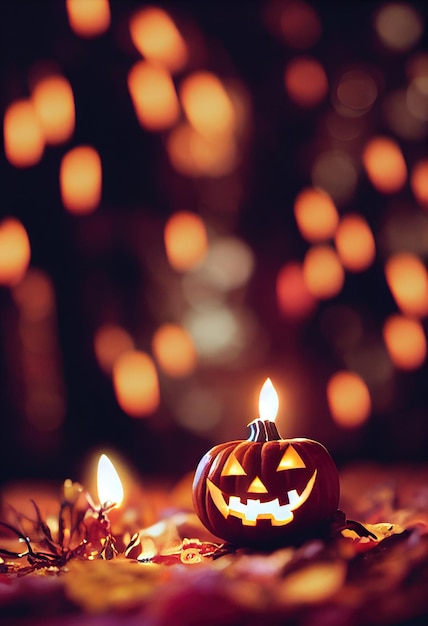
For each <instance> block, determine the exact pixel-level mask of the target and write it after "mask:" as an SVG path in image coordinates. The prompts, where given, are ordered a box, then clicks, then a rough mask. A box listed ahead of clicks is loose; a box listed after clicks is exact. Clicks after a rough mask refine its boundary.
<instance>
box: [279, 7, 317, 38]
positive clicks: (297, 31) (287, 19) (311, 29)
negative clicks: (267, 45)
mask: <svg viewBox="0 0 428 626" xmlns="http://www.w3.org/2000/svg"><path fill="white" fill-rule="evenodd" d="M280 29H281V35H282V37H283V39H284V41H285V43H286V44H287V45H289V46H290V48H293V49H294V50H307V49H308V48H311V47H312V46H313V45H315V44H316V43H317V41H318V40H319V38H320V37H321V32H322V26H321V20H320V18H319V16H318V13H317V12H316V10H315V8H314V7H313V6H311V5H310V4H308V3H307V2H303V0H290V1H289V2H286V3H285V5H284V6H283V9H282V13H281V19H280Z"/></svg>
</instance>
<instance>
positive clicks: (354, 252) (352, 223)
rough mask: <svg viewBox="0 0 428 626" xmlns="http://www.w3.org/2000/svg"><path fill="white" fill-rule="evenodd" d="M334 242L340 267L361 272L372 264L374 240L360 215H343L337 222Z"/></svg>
mask: <svg viewBox="0 0 428 626" xmlns="http://www.w3.org/2000/svg"><path fill="white" fill-rule="evenodd" d="M334 241H335V244H336V249H337V253H338V255H339V258H340V260H341V262H342V265H343V266H344V267H345V268H346V269H347V270H350V271H351V272H362V271H364V270H366V269H367V268H368V267H370V265H371V264H372V263H373V261H374V258H375V254H376V245H375V240H374V237H373V233H372V231H371V230H370V227H369V225H368V224H367V222H366V220H365V219H364V218H363V217H362V216H361V215H357V214H349V215H345V217H343V218H342V219H341V220H340V222H339V226H338V228H337V231H336V234H335V238H334Z"/></svg>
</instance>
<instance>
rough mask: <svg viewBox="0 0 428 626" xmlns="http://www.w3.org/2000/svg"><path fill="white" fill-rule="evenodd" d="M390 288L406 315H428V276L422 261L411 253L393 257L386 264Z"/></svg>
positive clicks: (402, 253) (398, 254) (386, 274)
mask: <svg viewBox="0 0 428 626" xmlns="http://www.w3.org/2000/svg"><path fill="white" fill-rule="evenodd" d="M385 276H386V281H387V283H388V287H389V289H390V290H391V293H392V295H393V297H394V300H395V302H396V303H397V306H398V307H399V308H400V309H401V311H402V312H403V313H404V314H407V315H415V316H416V317H424V316H425V315H427V314H428V275H427V270H426V268H425V266H424V264H423V263H422V261H421V260H420V259H419V258H418V257H417V256H415V255H414V254H411V253H409V252H400V253H397V254H394V255H392V256H391V257H390V258H389V259H388V261H387V262H386V264H385Z"/></svg>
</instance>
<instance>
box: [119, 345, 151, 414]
mask: <svg viewBox="0 0 428 626" xmlns="http://www.w3.org/2000/svg"><path fill="white" fill-rule="evenodd" d="M113 386H114V391H115V394H116V400H117V402H118V404H119V406H120V407H121V409H122V410H123V411H124V412H125V413H127V414H128V415H130V416H131V417H146V416H148V415H151V414H152V413H154V412H155V411H156V410H157V409H158V407H159V402H160V392H159V380H158V375H157V371H156V367H155V364H154V362H153V359H152V358H151V356H150V355H149V354H147V353H145V352H143V351H141V350H127V351H126V352H123V353H122V354H120V355H119V356H118V357H117V359H116V360H115V362H114V365H113Z"/></svg>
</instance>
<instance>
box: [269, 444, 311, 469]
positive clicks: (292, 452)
mask: <svg viewBox="0 0 428 626" xmlns="http://www.w3.org/2000/svg"><path fill="white" fill-rule="evenodd" d="M300 467H306V465H305V462H304V460H303V459H302V457H301V456H300V454H299V453H298V452H297V450H296V449H295V448H294V447H293V446H292V445H291V444H290V445H289V446H288V447H287V449H286V451H285V452H284V454H283V456H282V459H281V460H280V462H279V465H278V467H277V468H276V471H277V472H282V471H283V470H289V469H298V468H300Z"/></svg>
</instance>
